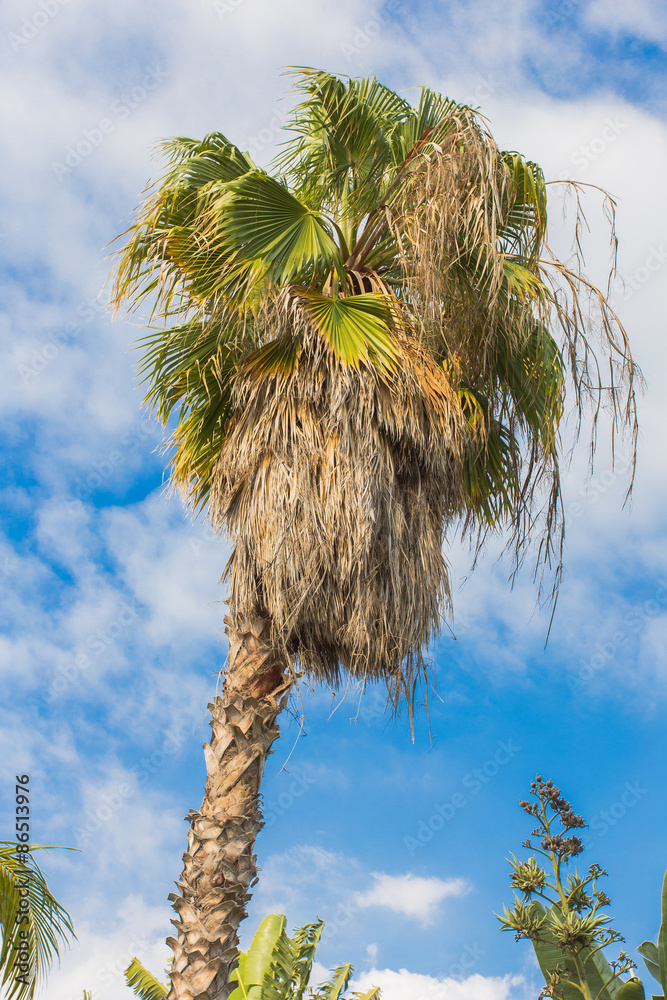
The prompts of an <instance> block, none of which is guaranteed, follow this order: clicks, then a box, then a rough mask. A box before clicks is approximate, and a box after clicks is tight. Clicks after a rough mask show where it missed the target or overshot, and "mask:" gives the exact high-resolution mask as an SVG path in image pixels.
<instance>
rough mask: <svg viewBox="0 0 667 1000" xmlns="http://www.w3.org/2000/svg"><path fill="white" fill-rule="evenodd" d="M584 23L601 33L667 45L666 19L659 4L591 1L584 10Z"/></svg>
mask: <svg viewBox="0 0 667 1000" xmlns="http://www.w3.org/2000/svg"><path fill="white" fill-rule="evenodd" d="M583 10H584V16H585V18H586V20H587V22H588V23H589V24H590V25H591V26H593V27H595V28H597V29H598V30H599V29H602V30H604V31H609V32H614V33H623V34H625V35H630V36H631V37H633V38H645V39H648V40H649V41H654V42H665V41H667V15H666V13H665V7H664V4H663V3H661V0H633V3H632V4H627V3H625V2H624V0H592V2H591V3H589V4H587V5H586V6H585V7H584V8H583Z"/></svg>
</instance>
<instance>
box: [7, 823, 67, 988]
mask: <svg viewBox="0 0 667 1000" xmlns="http://www.w3.org/2000/svg"><path fill="white" fill-rule="evenodd" d="M39 850H51V848H48V847H46V848H45V847H43V846H41V845H40V844H20V845H18V844H17V842H16V841H10V840H2V841H0V976H1V977H2V978H1V979H0V987H2V989H3V991H4V992H3V996H6V997H7V998H8V1000H32V998H33V997H34V996H35V992H36V990H37V988H38V986H39V985H40V982H41V980H43V979H44V977H45V976H46V973H47V972H48V970H49V968H50V966H51V963H52V961H53V959H54V957H58V956H59V955H60V949H61V947H62V945H63V944H65V943H66V942H67V939H68V937H70V936H74V928H73V927H72V921H71V919H70V916H69V914H68V913H67V911H66V910H64V909H63V907H62V906H61V905H60V903H59V902H58V901H57V899H56V898H55V897H54V895H53V893H52V892H51V891H50V889H49V887H48V885H47V882H46V878H45V877H44V873H43V872H42V871H41V869H40V867H39V865H38V864H37V862H36V861H35V858H34V852H35V851H39Z"/></svg>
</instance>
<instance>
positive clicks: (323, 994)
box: [313, 964, 353, 1000]
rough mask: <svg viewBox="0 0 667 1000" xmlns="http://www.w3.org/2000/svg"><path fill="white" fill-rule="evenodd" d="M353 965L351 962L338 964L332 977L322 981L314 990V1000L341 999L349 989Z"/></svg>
mask: <svg viewBox="0 0 667 1000" xmlns="http://www.w3.org/2000/svg"><path fill="white" fill-rule="evenodd" d="M352 971H353V967H352V966H351V965H350V964H345V965H338V966H336V968H335V969H334V970H333V974H332V976H331V979H329V980H328V981H327V982H326V983H322V984H321V985H320V986H318V987H317V989H316V990H315V991H314V992H313V1000H339V997H340V995H341V994H342V993H344V992H345V990H346V989H347V984H348V983H349V981H350V976H351V975H352Z"/></svg>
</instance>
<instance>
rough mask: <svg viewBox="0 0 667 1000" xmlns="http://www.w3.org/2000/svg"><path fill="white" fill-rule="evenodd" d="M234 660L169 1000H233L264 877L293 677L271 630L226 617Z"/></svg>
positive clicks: (218, 703)
mask: <svg viewBox="0 0 667 1000" xmlns="http://www.w3.org/2000/svg"><path fill="white" fill-rule="evenodd" d="M225 624H226V625H227V628H226V632H227V635H228V637H229V657H228V661H227V672H226V674H225V681H224V685H223V690H222V696H218V697H216V698H215V699H214V700H213V702H212V703H211V704H210V705H209V706H208V707H209V709H210V711H211V716H212V718H211V728H212V730H213V736H212V739H211V742H210V745H207V744H204V753H205V755H206V770H207V778H206V790H205V792H204V800H203V802H202V806H201V810H200V811H199V812H197V811H196V810H194V809H192V810H190V813H189V816H188V817H186V818H187V819H189V821H190V831H189V833H188V849H187V851H186V853H185V854H184V855H183V862H184V867H183V874H182V875H181V879H180V881H179V882H177V883H176V884H177V886H178V888H179V890H180V895H179V894H178V893H171V895H170V896H169V898H170V899H171V900H172V903H173V907H174V909H175V910H176V913H177V915H178V916H177V919H175V920H172V923H173V924H174V926H175V927H176V929H177V931H178V938H177V939H176V938H173V937H170V938H168V939H167V943H168V944H169V945H170V946H171V948H173V951H174V960H173V965H172V969H171V990H170V992H169V997H168V1000H224V998H226V997H227V996H228V994H229V992H230V986H229V975H230V973H231V971H232V969H233V968H234V966H235V964H236V959H237V956H238V927H239V924H240V923H241V921H242V920H243V918H244V917H245V916H246V909H245V904H246V903H247V901H248V900H249V899H250V891H249V890H250V887H251V886H252V885H253V884H254V882H255V881H256V878H257V868H256V857H255V855H254V853H253V849H254V845H255V838H256V836H257V834H258V833H259V831H260V830H261V828H262V826H263V825H264V824H263V822H262V815H261V809H260V803H259V788H260V783H261V780H262V773H263V770H264V762H265V761H266V758H267V756H268V754H269V753H270V752H271V746H272V744H273V742H274V740H276V739H277V737H278V735H279V728H278V726H277V724H276V717H277V715H278V713H279V712H280V710H281V709H282V708H283V706H284V705H285V702H286V701H287V696H288V694H289V689H290V686H291V679H290V678H289V675H288V672H287V666H286V663H285V660H284V658H283V657H282V655H281V654H279V653H278V652H277V651H276V650H275V649H274V648H273V647H272V646H271V643H270V638H269V623H268V621H267V620H266V619H265V618H263V617H261V616H260V615H255V616H254V617H253V619H252V620H251V621H235V620H233V618H231V617H227V618H225Z"/></svg>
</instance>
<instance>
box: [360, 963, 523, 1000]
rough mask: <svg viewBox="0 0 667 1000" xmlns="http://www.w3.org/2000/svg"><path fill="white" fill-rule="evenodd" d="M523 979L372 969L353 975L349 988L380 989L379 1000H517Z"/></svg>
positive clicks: (520, 993) (361, 989) (516, 977)
mask: <svg viewBox="0 0 667 1000" xmlns="http://www.w3.org/2000/svg"><path fill="white" fill-rule="evenodd" d="M523 983H524V979H523V976H481V975H479V974H478V973H474V974H473V975H472V976H468V978H467V979H455V978H450V977H447V978H444V979H439V978H437V977H435V976H424V975H421V974H420V973H417V972H408V970H407V969H401V970H400V971H399V972H395V971H394V970H393V969H371V970H370V971H369V972H364V973H362V974H361V975H360V976H356V977H355V978H354V979H353V980H352V982H351V984H350V988H351V989H353V990H356V991H359V992H367V991H368V990H369V989H371V988H372V987H374V986H379V987H380V990H381V996H382V1000H519V998H520V997H522V996H523V990H520V987H521V986H522V985H523Z"/></svg>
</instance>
